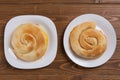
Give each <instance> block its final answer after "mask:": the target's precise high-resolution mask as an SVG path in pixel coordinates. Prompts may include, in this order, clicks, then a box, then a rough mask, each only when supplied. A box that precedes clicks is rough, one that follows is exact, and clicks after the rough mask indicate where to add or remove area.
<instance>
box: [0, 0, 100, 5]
mask: <svg viewBox="0 0 120 80" xmlns="http://www.w3.org/2000/svg"><path fill="white" fill-rule="evenodd" d="M0 3H2V4H3V3H7V4H9V3H15V4H16V3H17V4H30V3H31V4H39V3H42V4H44V3H47V4H48V3H50V4H54V3H59V4H66V3H67V4H68V3H72V4H74V3H75V4H76V3H77V4H78V3H99V0H21V1H19V0H0Z"/></svg>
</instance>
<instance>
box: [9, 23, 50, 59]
mask: <svg viewBox="0 0 120 80" xmlns="http://www.w3.org/2000/svg"><path fill="white" fill-rule="evenodd" d="M11 46H12V49H13V51H14V53H15V55H16V56H17V57H18V58H19V59H21V60H23V61H35V60H38V59H40V58H41V57H42V56H43V55H44V54H45V52H46V49H47V46H48V36H47V34H46V33H45V32H44V31H43V30H42V29H41V28H40V26H38V25H35V24H31V23H27V24H21V25H20V26H18V27H17V28H16V30H15V31H14V32H13V35H12V38H11Z"/></svg>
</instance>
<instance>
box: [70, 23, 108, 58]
mask: <svg viewBox="0 0 120 80" xmlns="http://www.w3.org/2000/svg"><path fill="white" fill-rule="evenodd" d="M95 28H96V23H95V22H84V23H82V24H80V25H77V26H76V27H74V28H73V30H72V31H71V33H70V45H71V49H72V50H73V52H74V53H75V54H77V55H78V56H80V57H82V58H86V59H94V58H97V57H99V56H100V55H102V54H103V53H104V51H105V50H106V47H107V40H106V37H105V35H104V34H103V33H102V32H101V31H99V30H96V29H95Z"/></svg>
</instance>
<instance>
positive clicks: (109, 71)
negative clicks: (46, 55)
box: [0, 0, 120, 80]
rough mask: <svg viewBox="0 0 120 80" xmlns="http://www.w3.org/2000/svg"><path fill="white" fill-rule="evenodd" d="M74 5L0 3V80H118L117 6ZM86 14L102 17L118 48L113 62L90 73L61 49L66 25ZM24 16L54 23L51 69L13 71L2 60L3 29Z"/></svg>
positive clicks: (119, 28) (119, 22) (119, 7)
mask: <svg viewBox="0 0 120 80" xmlns="http://www.w3.org/2000/svg"><path fill="white" fill-rule="evenodd" d="M75 1H76V2H75V3H74V4H69V2H68V1H64V0H60V1H58V0H51V1H46V2H44V1H39V0H36V2H35V4H34V2H33V1H32V0H30V1H29V3H27V0H23V2H24V3H25V4H23V2H20V4H19V3H18V0H11V2H8V0H0V15H1V16H0V80H8V79H9V80H40V79H41V80H49V79H50V80H56V79H57V80H120V76H119V75H120V55H119V52H120V5H119V4H91V3H93V2H91V1H95V0H88V2H85V3H89V1H90V4H82V3H81V2H78V3H77V1H78V0H75ZM81 1H82V0H81ZM84 1H86V0H84ZM37 2H38V3H37ZM70 2H72V0H70ZM32 3H33V4H32ZM42 3H43V4H42ZM48 3H52V4H48ZM58 3H60V4H58ZM83 3H84V2H83ZM26 4H29V5H26ZM86 13H94V14H98V15H101V16H104V17H105V18H106V19H108V20H109V21H110V22H111V23H112V25H113V26H114V29H115V31H116V34H117V47H116V50H115V53H114V55H113V56H112V58H111V59H110V60H109V61H108V62H107V63H105V64H104V65H102V66H100V67H97V68H93V69H87V68H83V67H80V66H78V65H76V64H74V63H73V62H72V61H71V60H70V59H69V58H68V57H67V55H66V53H65V51H64V48H63V45H62V44H63V35H64V31H65V29H66V27H67V25H68V24H69V22H70V21H71V20H72V19H74V18H75V17H77V16H79V15H81V14H86ZM26 14H35V15H44V16H47V17H49V18H51V19H52V20H53V22H54V23H55V25H56V28H57V33H58V51H57V56H56V58H55V60H54V62H53V63H52V64H51V65H49V66H47V67H45V68H42V69H35V70H20V69H16V68H13V67H11V66H10V65H9V64H8V63H7V61H6V59H5V55H4V44H3V43H4V29H5V25H6V23H7V22H8V20H9V19H11V18H12V17H15V16H18V15H26ZM11 27H12V26H11Z"/></svg>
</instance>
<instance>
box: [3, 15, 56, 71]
mask: <svg viewBox="0 0 120 80" xmlns="http://www.w3.org/2000/svg"><path fill="white" fill-rule="evenodd" d="M24 23H34V24H38V25H41V26H42V28H43V29H44V30H45V31H46V33H47V34H48V38H49V42H48V49H47V51H46V53H45V55H44V56H43V57H42V58H40V59H39V60H37V61H33V62H24V61H22V60H20V59H18V58H17V57H16V56H15V55H14V53H13V51H12V48H11V45H10V39H11V35H12V33H13V31H14V30H15V28H16V27H17V26H18V25H20V24H24ZM57 44H58V41H57V31H56V27H55V24H54V23H53V22H52V20H50V19H49V18H47V17H45V16H40V15H21V16H17V17H14V18H12V19H10V20H9V21H8V23H7V24H6V27H5V34H4V52H5V57H6V59H7V61H8V63H9V64H10V65H11V66H13V67H15V68H19V69H36V68H42V67H45V66H48V65H49V64H51V63H52V62H53V60H54V59H55V57H56V54H57Z"/></svg>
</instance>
